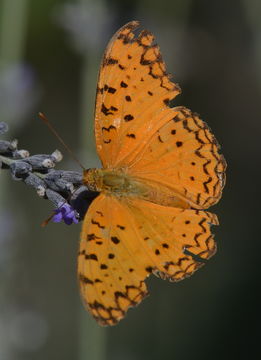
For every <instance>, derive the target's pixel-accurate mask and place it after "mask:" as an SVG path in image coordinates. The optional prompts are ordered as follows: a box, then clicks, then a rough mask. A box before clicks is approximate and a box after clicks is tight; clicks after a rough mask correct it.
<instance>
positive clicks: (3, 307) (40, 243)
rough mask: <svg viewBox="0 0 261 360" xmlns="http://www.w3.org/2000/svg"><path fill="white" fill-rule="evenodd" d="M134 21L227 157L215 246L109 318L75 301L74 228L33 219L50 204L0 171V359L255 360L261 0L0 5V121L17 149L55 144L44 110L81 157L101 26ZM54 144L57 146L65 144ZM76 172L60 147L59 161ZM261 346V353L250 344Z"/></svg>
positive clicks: (88, 155)
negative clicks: (178, 277) (182, 273)
mask: <svg viewBox="0 0 261 360" xmlns="http://www.w3.org/2000/svg"><path fill="white" fill-rule="evenodd" d="M133 19H137V20H140V21H141V24H142V27H145V28H148V29H149V30H151V31H153V33H154V34H155V35H156V38H157V41H158V43H159V44H160V46H161V50H162V53H163V57H164V59H165V62H166V64H167V68H168V71H169V72H170V73H173V75H174V79H175V80H176V81H177V82H178V83H179V84H180V85H181V87H182V89H183V94H182V95H181V96H179V97H178V98H177V99H176V101H175V104H177V105H186V106H187V107H189V108H191V109H192V110H193V111H196V112H198V113H200V114H201V116H202V118H203V119H204V120H206V121H207V122H208V124H209V125H210V127H211V128H212V130H213V132H214V133H215V135H216V137H217V139H218V141H219V142H220V143H221V145H222V152H223V153H224V155H225V158H226V160H227V162H228V172H227V173H228V176H227V185H226V188H225V191H224V196H223V198H222V201H221V202H220V204H218V205H217V206H215V208H213V209H211V211H214V212H215V213H217V214H218V216H219V219H220V226H219V227H218V228H216V229H215V232H216V240H217V243H218V252H217V254H216V255H215V256H214V257H213V258H212V259H211V260H210V261H209V263H208V264H207V265H206V266H205V267H204V268H203V269H201V270H200V271H198V272H197V273H196V274H195V275H194V276H193V277H191V278H190V279H188V280H185V281H182V282H180V283H178V284H172V283H168V282H166V281H162V280H159V279H156V278H151V279H150V280H149V281H148V285H149V288H150V290H151V296H150V297H149V298H148V299H146V300H145V301H144V302H143V303H142V304H141V305H140V306H139V307H138V308H137V309H135V310H130V311H129V313H128V316H127V318H126V319H125V320H124V321H122V322H121V323H120V324H119V325H117V326H116V327H113V328H100V327H99V326H98V325H97V324H96V323H95V322H94V321H93V320H92V319H91V318H90V317H89V315H88V314H87V313H86V312H84V311H83V309H82V304H81V302H80V298H79V293H78V286H77V282H76V273H75V272H76V254H77V247H78V241H77V239H78V237H79V232H80V225H78V226H76V225H75V226H71V227H69V226H65V225H61V224H60V225H56V224H50V225H49V226H48V227H46V228H44V229H42V228H41V227H40V226H39V224H40V223H41V221H42V220H44V219H45V218H47V217H48V215H49V213H50V211H51V210H52V207H51V204H50V203H48V202H46V201H43V200H41V199H40V198H38V197H37V195H36V194H35V193H34V192H33V191H32V190H31V189H29V188H27V187H26V186H25V185H24V184H22V183H18V182H14V181H12V180H11V179H10V176H9V174H8V173H5V172H2V173H1V178H0V185H1V188H0V192H1V197H0V232H1V233H0V234H1V237H0V247H1V248H0V281H1V283H0V359H1V360H2V359H3V360H17V359H19V360H24V359H26V360H31V359H37V360H43V359H57V358H58V359H63V360H67V359H68V360H71V359H75V360H83V359H90V360H118V359H124V360H134V359H135V360H145V359H146V360H147V359H151V360H158V359H160V358H166V359H181V360H188V359H191V358H193V359H194V360H199V359H200V360H205V359H241V358H242V359H243V358H244V359H245V358H247V359H253V358H258V351H259V344H258V331H257V328H258V324H259V319H258V317H259V308H260V306H258V305H259V303H258V300H257V295H258V287H259V282H260V272H259V266H258V263H259V262H260V260H259V244H260V231H259V227H260V225H259V221H260V220H259V214H260V204H259V201H260V197H259V183H260V175H261V171H260V130H261V124H260V110H261V101H260V84H261V68H260V63H261V45H260V44H261V42H260V31H261V25H260V24H261V3H259V2H258V1H254V0H252V1H247V0H245V1H243V0H241V1H240V0H237V1H236V0H231V1H225V0H220V1H208V0H194V1H189V0H175V1H174V0H160V1H153V0H150V1H149V0H143V1H137V0H134V1H124V0H113V1H109V0H107V1H104V0H97V1H91V0H89V1H87V0H82V1H80V0H79V1H76V0H75V1H71V2H69V0H68V1H64V0H60V1H59V0H38V1H33V0H31V1H29V0H1V1H0V121H7V122H8V123H9V124H10V128H11V132H10V133H9V134H8V136H12V137H16V138H18V139H19V144H20V148H25V149H28V150H30V152H31V153H32V154H33V153H50V152H52V151H53V150H54V149H56V148H57V147H60V145H59V144H58V143H57V140H56V139H54V138H53V136H52V135H51V134H50V133H49V132H48V130H47V129H46V128H45V127H44V125H43V124H42V123H41V122H40V121H38V120H37V112H38V111H43V112H45V113H46V114H47V115H48V116H49V118H50V120H51V121H52V122H53V124H54V125H55V127H56V128H58V129H59V132H60V134H61V135H62V136H63V137H64V139H65V140H66V142H67V143H68V144H69V145H70V146H71V148H72V149H73V150H74V151H75V153H77V155H78V156H79V157H80V158H81V159H82V162H83V163H84V164H86V166H88V167H91V166H97V165H98V164H99V163H98V159H97V157H96V155H95V149H94V139H93V135H92V122H93V101H94V96H95V88H96V77H97V71H98V67H99V61H100V58H101V56H102V52H103V50H104V47H105V45H106V43H107V41H108V40H109V38H110V37H111V35H112V34H113V33H114V31H116V30H117V29H118V28H119V27H120V26H122V25H123V24H124V23H125V22H127V21H130V20H133ZM61 150H63V149H61ZM60 167H61V168H64V169H77V170H79V169H78V168H77V165H75V164H74V163H73V162H72V161H71V160H70V159H69V158H68V156H67V155H65V159H64V161H63V162H62V164H61V165H60ZM259 356H260V354H259Z"/></svg>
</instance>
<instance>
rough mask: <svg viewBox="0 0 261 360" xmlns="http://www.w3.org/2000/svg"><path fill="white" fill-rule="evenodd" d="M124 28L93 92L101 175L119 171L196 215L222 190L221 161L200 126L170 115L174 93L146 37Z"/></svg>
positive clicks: (175, 111) (174, 112)
mask: <svg viewBox="0 0 261 360" xmlns="http://www.w3.org/2000/svg"><path fill="white" fill-rule="evenodd" d="M137 26H138V23H137V22H135V21H134V22H131V23H128V24H126V25H125V26H124V27H122V28H121V29H120V30H119V31H118V32H117V33H116V34H115V35H114V37H113V38H112V40H111V41H110V43H109V45H108V47H107V49H106V51H105V54H104V58H103V62H102V65H101V70H100V76H99V81H98V88H97V99H96V115H95V134H96V145H97V151H98V154H99V156H100V158H101V161H102V164H103V167H104V168H113V169H115V168H124V169H126V171H127V172H129V174H130V175H133V176H136V177H139V178H140V179H141V180H142V181H143V182H145V183H148V185H150V186H153V187H154V188H155V189H156V191H158V192H162V193H165V194H166V197H168V196H173V194H175V195H176V196H179V197H180V198H183V200H184V199H185V201H188V202H189V204H190V205H191V206H193V207H195V208H198V209H200V208H205V209H206V208H208V207H209V206H210V205H213V204H215V203H216V202H217V201H218V200H219V198H220V196H221V193H222V189H223V186H224V183H225V175H224V173H225V168H226V164H225V160H224V158H223V156H222V155H220V154H219V153H218V144H217V141H216V140H215V138H214V136H213V134H212V133H211V131H210V129H209V128H208V127H207V125H206V124H205V123H204V122H203V121H202V120H201V119H200V118H199V117H198V116H197V115H195V114H192V113H191V111H189V110H188V109H186V108H184V107H178V108H172V109H171V108H169V107H168V101H169V100H171V99H173V98H174V97H175V96H176V95H177V94H178V93H179V92H180V89H179V87H178V86H177V85H176V84H174V83H172V82H171V81H170V79H169V76H168V75H167V73H166V68H165V64H164V62H163V60H162V57H161V54H160V51H159V47H158V46H157V45H156V44H155V43H154V37H153V35H152V34H151V33H150V32H148V31H146V30H144V31H142V32H141V33H140V34H139V36H138V37H135V35H134V33H133V31H134V30H135V28H136V27H137Z"/></svg>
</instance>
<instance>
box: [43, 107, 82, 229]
mask: <svg viewBox="0 0 261 360" xmlns="http://www.w3.org/2000/svg"><path fill="white" fill-rule="evenodd" d="M39 117H40V119H41V120H43V122H44V123H45V124H46V125H47V126H48V128H49V129H50V130H51V132H52V133H53V134H54V136H55V137H56V138H57V139H58V140H59V141H60V143H61V144H62V145H63V147H64V148H65V149H66V151H67V152H68V153H69V154H70V155H71V157H72V158H73V159H74V160H75V161H76V162H77V164H78V165H79V166H80V167H81V168H82V169H83V170H86V169H85V167H84V166H83V165H82V163H81V162H80V161H79V159H77V157H76V156H75V155H74V153H73V152H72V150H71V149H70V148H69V146H68V145H67V144H66V143H65V142H64V141H63V139H62V138H61V136H60V135H59V134H58V132H57V131H56V130H55V128H54V127H53V125H51V123H50V121H49V120H48V119H47V117H46V116H45V115H44V114H43V113H42V112H39ZM47 220H48V219H47ZM47 220H46V221H47ZM47 223H48V221H47Z"/></svg>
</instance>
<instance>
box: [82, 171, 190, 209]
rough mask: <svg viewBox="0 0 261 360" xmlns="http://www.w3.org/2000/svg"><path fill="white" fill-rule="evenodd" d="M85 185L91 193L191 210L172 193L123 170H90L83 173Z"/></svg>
mask: <svg viewBox="0 0 261 360" xmlns="http://www.w3.org/2000/svg"><path fill="white" fill-rule="evenodd" d="M83 183H84V184H85V185H86V186H87V187H88V189H89V190H91V191H97V192H105V193H107V194H111V195H115V196H117V197H129V198H131V197H135V198H139V199H143V200H147V201H151V202H153V203H156V204H160V205H165V206H174V207H181V208H184V209H185V208H189V207H190V205H189V204H188V203H187V202H186V201H184V200H182V199H181V198H179V197H178V196H176V195H175V194H173V192H172V193H169V192H168V193H167V192H164V190H163V189H160V191H158V190H157V189H156V187H154V186H153V185H151V184H146V183H144V182H142V181H140V180H139V179H138V178H135V177H132V176H131V175H129V174H128V173H127V172H126V171H124V170H123V169H122V170H120V169H117V170H109V169H88V170H85V171H84V173H83Z"/></svg>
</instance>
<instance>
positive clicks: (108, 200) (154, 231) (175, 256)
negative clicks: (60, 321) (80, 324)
mask: <svg viewBox="0 0 261 360" xmlns="http://www.w3.org/2000/svg"><path fill="white" fill-rule="evenodd" d="M211 223H213V224H217V219H216V217H215V215H213V214H211V213H207V212H204V211H198V210H190V209H186V210H184V209H179V208H169V207H165V206H160V205H157V204H152V203H149V202H147V201H142V200H137V199H127V198H125V199H124V198H122V199H120V198H119V199H117V198H116V197H114V196H107V195H100V196H99V197H98V198H96V199H95V200H94V201H93V203H92V204H91V206H90V208H89V211H88V213H87V215H86V217H85V219H84V224H83V229H82V233H81V241H80V252H79V260H78V275H79V282H80V288H81V293H82V296H83V299H84V301H85V303H86V306H87V308H88V309H89V311H90V312H91V313H92V315H93V316H94V318H95V319H96V320H97V321H98V322H99V323H100V324H101V325H113V324H116V323H117V322H118V321H119V320H120V319H122V318H123V317H124V316H125V313H126V311H127V310H128V308H129V307H132V306H135V305H137V304H138V303H139V302H140V301H141V300H142V299H143V298H144V297H145V296H146V295H147V294H148V292H147V290H146V285H145V282H144V280H145V279H146V278H147V277H148V276H149V275H150V274H151V273H154V274H155V275H158V276H160V277H162V278H165V279H169V280H171V281H178V280H181V279H183V278H185V277H187V276H190V275H191V274H192V273H193V272H194V271H195V270H196V269H198V268H199V267H201V266H202V265H203V264H204V261H205V259H208V258H209V257H210V256H211V255H213V253H214V252H215V242H214V240H213V236H212V235H211V232H210V225H211Z"/></svg>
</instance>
